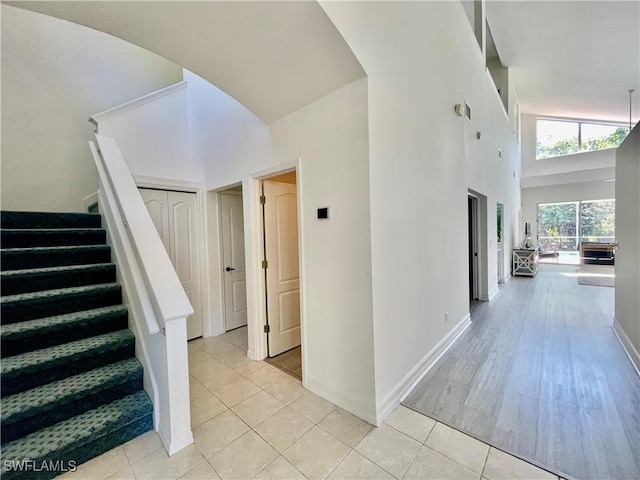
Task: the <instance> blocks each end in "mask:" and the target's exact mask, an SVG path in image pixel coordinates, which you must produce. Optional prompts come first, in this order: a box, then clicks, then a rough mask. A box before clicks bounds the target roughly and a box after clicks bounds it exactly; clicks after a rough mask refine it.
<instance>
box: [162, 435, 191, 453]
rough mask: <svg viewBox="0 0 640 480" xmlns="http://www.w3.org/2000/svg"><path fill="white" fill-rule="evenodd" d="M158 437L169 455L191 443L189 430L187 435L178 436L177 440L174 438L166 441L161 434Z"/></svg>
mask: <svg viewBox="0 0 640 480" xmlns="http://www.w3.org/2000/svg"><path fill="white" fill-rule="evenodd" d="M160 437H161V438H160V439H161V440H162V443H163V445H164V447H165V450H166V451H167V453H168V454H169V456H171V455H173V454H176V453H178V452H179V451H180V450H182V449H183V448H186V447H188V446H189V445H191V444H192V443H193V433H191V431H189V435H186V436H184V437H182V438H179V439H178V440H174V441H173V442H168V441H167V440H165V438H164V436H162V435H161V436H160Z"/></svg>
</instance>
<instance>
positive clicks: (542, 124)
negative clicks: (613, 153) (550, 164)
mask: <svg viewBox="0 0 640 480" xmlns="http://www.w3.org/2000/svg"><path fill="white" fill-rule="evenodd" d="M627 133H629V127H625V126H623V125H615V124H604V123H596V122H585V121H571V120H551V119H538V121H537V139H536V158H537V159H541V158H549V157H557V156H560V155H570V154H572V153H579V152H587V151H592V150H602V149H604V148H615V147H617V146H618V145H620V143H621V142H622V141H623V140H624V139H625V137H626V136H627Z"/></svg>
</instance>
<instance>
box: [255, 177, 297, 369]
mask: <svg viewBox="0 0 640 480" xmlns="http://www.w3.org/2000/svg"><path fill="white" fill-rule="evenodd" d="M263 188H264V196H265V205H264V237H265V253H266V260H267V262H268V267H267V274H266V279H267V320H268V322H269V336H268V343H269V356H270V357H273V356H276V355H278V354H280V353H282V352H284V351H287V350H290V349H292V348H295V347H297V346H298V345H300V277H299V272H298V201H297V197H296V186H295V185H292V184H289V183H280V182H272V181H268V180H265V181H264V182H263Z"/></svg>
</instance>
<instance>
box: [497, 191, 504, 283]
mask: <svg viewBox="0 0 640 480" xmlns="http://www.w3.org/2000/svg"><path fill="white" fill-rule="evenodd" d="M496 217H497V218H496V223H497V227H498V232H497V234H498V238H497V243H496V246H497V248H496V251H497V258H498V283H504V244H503V236H504V205H503V204H502V203H498V205H497V208H496Z"/></svg>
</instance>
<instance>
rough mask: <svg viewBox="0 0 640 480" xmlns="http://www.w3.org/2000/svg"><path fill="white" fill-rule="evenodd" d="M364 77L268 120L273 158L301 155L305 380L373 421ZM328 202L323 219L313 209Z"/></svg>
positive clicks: (339, 403) (354, 411) (369, 241)
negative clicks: (281, 117)
mask: <svg viewBox="0 0 640 480" xmlns="http://www.w3.org/2000/svg"><path fill="white" fill-rule="evenodd" d="M367 124H368V116H367V80H366V79H362V80H357V81H356V82H354V83H352V84H351V85H348V86H346V87H343V88H342V89H339V90H337V91H336V92H334V93H332V94H330V95H327V96H326V97H324V98H322V99H320V100H318V101H316V102H314V103H312V104H310V105H308V106H306V107H305V108H303V109H301V110H299V111H297V112H295V113H292V114H291V115H288V116H287V117H284V118H283V119H281V120H278V121H276V122H275V123H273V124H271V125H270V130H271V135H272V139H273V145H274V149H275V154H276V158H277V159H278V160H279V161H281V162H288V161H292V160H295V159H297V158H300V159H301V169H300V172H299V176H298V184H299V191H300V192H301V196H300V199H299V201H300V206H301V210H302V211H301V215H299V217H300V219H301V225H300V227H301V228H300V231H301V232H302V245H301V248H302V262H303V265H302V271H303V272H304V279H303V281H304V294H303V295H304V297H303V298H304V310H303V315H304V329H303V335H304V340H303V345H304V349H305V350H306V351H305V352H304V359H305V361H306V363H305V365H304V368H305V370H304V372H305V374H306V376H303V380H304V383H305V386H306V387H307V388H309V389H310V390H312V391H315V392H316V393H320V394H322V395H323V396H324V397H325V398H328V399H329V400H331V401H333V402H335V403H337V404H338V405H340V406H341V407H343V408H346V409H347V410H349V411H351V412H352V413H355V414H357V415H360V416H361V417H363V418H365V419H366V420H368V421H369V422H373V421H375V418H376V417H375V402H374V356H373V355H374V353H373V323H372V318H373V315H372V290H371V236H370V235H371V227H370V225H371V224H370V212H369V137H368V125H367ZM319 207H329V220H318V219H317V218H316V213H317V212H316V210H317V208H319Z"/></svg>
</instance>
